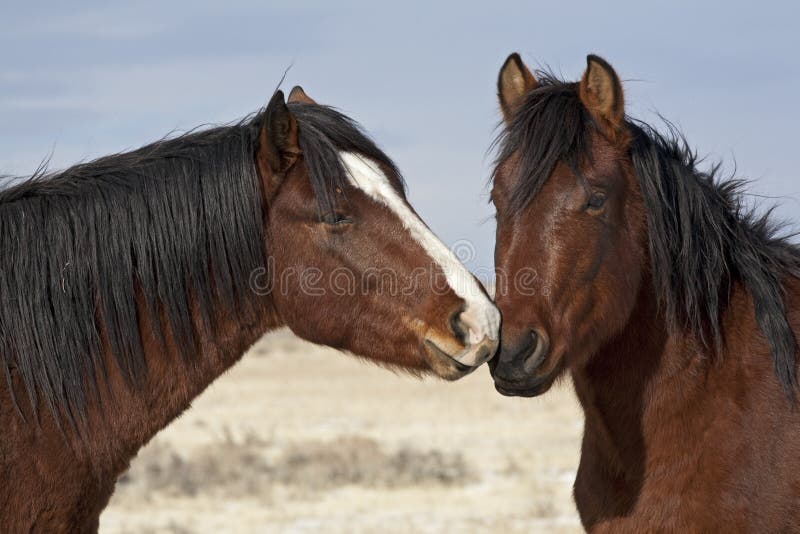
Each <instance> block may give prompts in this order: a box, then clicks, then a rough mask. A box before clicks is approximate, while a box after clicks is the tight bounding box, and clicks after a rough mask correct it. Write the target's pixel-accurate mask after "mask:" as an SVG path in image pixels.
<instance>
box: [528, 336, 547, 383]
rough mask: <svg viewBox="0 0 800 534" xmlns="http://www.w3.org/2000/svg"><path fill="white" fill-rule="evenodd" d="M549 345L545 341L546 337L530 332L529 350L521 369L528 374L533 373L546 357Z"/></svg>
mask: <svg viewBox="0 0 800 534" xmlns="http://www.w3.org/2000/svg"><path fill="white" fill-rule="evenodd" d="M549 348H550V344H549V343H548V341H547V336H545V335H544V334H541V333H539V332H537V331H536V330H531V350H530V352H528V353H527V354H526V355H525V359H524V361H523V363H522V367H523V368H524V369H525V371H526V372H528V373H533V372H534V371H536V369H537V368H538V367H539V366H540V365H541V364H542V362H543V361H544V359H545V358H546V357H547V352H548V350H549Z"/></svg>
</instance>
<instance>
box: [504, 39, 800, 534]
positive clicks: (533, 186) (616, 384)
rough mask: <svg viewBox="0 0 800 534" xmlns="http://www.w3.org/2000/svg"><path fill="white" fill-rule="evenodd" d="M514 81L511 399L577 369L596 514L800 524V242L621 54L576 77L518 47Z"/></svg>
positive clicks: (510, 125)
mask: <svg viewBox="0 0 800 534" xmlns="http://www.w3.org/2000/svg"><path fill="white" fill-rule="evenodd" d="M498 92H499V100H500V107H501V110H502V113H503V117H504V122H503V127H502V131H501V133H500V135H499V137H498V141H497V143H498V144H497V147H498V156H497V161H496V167H495V171H494V174H493V189H492V200H493V202H494V205H495V206H496V209H497V242H496V250H495V259H496V266H497V269H498V279H497V284H498V286H497V305H498V307H499V308H500V311H501V313H502V316H503V326H502V329H501V348H500V351H499V353H498V356H497V357H496V358H495V360H494V361H493V362H491V363H490V368H491V372H492V376H493V377H494V382H495V387H496V389H497V390H498V391H499V392H500V393H502V394H504V395H519V396H527V397H532V396H536V395H541V394H543V393H545V392H546V391H547V390H548V389H549V388H550V387H551V385H552V384H553V383H554V381H556V380H557V379H559V378H560V377H563V376H570V377H571V378H572V383H573V385H574V388H575V392H576V393H577V397H578V399H579V401H580V403H581V406H582V408H583V412H584V415H585V425H584V433H583V441H582V445H581V459H580V465H579V467H578V472H577V477H576V479H575V486H574V498H575V503H576V504H577V508H578V512H579V514H580V518H581V521H582V523H583V526H584V527H585V528H586V529H587V530H588V531H591V532H615V533H619V532H788V531H793V532H797V531H800V410H798V406H797V400H796V393H797V380H796V375H797V352H798V350H797V331H798V328H800V279H798V276H800V250H798V247H797V246H795V245H794V244H791V243H790V242H789V241H788V240H787V238H785V237H781V235H780V226H779V225H777V224H775V223H774V222H773V221H772V219H771V216H770V215H769V214H768V213H767V214H763V212H761V214H759V213H757V212H755V211H754V209H753V208H752V207H748V205H747V204H746V202H745V200H744V199H743V197H742V184H743V183H742V182H741V181H739V180H735V179H731V178H724V177H721V176H720V172H719V167H718V166H713V167H711V169H710V170H701V169H700V168H698V160H697V157H696V155H695V153H694V152H693V151H692V150H690V149H689V148H688V145H687V143H686V141H685V139H684V138H683V136H682V135H681V134H679V133H678V132H677V130H676V129H675V128H674V127H672V126H670V127H669V128H667V129H666V130H664V132H665V133H659V131H657V130H656V129H655V128H653V127H651V126H648V125H647V124H645V123H643V122H639V121H635V120H633V119H630V118H627V117H626V115H625V106H624V95H623V89H622V84H621V83H620V80H619V77H618V76H617V74H616V73H615V71H614V69H613V68H612V67H611V66H610V65H609V64H608V63H607V62H606V61H604V60H603V59H601V58H599V57H597V56H594V55H590V56H588V59H587V67H586V70H585V72H584V74H583V76H582V78H581V79H580V81H578V82H574V83H572V82H565V81H561V80H559V79H557V78H556V77H555V76H553V75H551V74H548V73H546V72H537V73H536V75H534V74H533V73H532V72H531V71H530V70H529V69H528V68H527V66H526V65H525V64H524V63H523V62H522V60H521V59H520V57H519V55H517V54H512V55H511V56H510V57H509V58H508V60H507V61H506V62H505V64H504V66H503V68H502V69H501V71H500V75H499V80H498ZM667 130H668V131H667ZM520 272H526V273H527V274H526V276H525V277H519V276H517V274H518V273H520Z"/></svg>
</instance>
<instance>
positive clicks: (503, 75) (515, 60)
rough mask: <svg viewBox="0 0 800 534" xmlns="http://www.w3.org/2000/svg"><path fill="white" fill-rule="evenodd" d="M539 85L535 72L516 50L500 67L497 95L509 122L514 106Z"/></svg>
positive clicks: (504, 115) (505, 117)
mask: <svg viewBox="0 0 800 534" xmlns="http://www.w3.org/2000/svg"><path fill="white" fill-rule="evenodd" d="M537 85H539V84H538V82H537V81H536V78H534V76H533V74H532V73H531V71H530V70H528V67H526V66H525V63H523V62H522V58H521V57H519V54H517V53H516V52H514V53H513V54H511V55H510V56H508V59H506V62H505V63H503V67H502V68H501V69H500V75H499V76H498V77H497V97H498V98H499V99H500V109H501V110H502V111H503V118H504V119H505V120H506V122H508V121H509V120H511V115H512V114H513V112H514V108H515V107H516V106H517V105H518V104H519V103H520V101H521V99H522V97H523V96H524V95H525V93H527V92H528V91H530V90H532V89H536V86H537Z"/></svg>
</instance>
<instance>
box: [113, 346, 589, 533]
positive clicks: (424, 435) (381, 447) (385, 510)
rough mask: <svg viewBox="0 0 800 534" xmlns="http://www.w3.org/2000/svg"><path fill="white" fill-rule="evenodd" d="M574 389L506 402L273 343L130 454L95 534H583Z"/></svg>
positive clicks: (481, 386) (477, 377)
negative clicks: (576, 497) (575, 492)
mask: <svg viewBox="0 0 800 534" xmlns="http://www.w3.org/2000/svg"><path fill="white" fill-rule="evenodd" d="M581 423H582V420H581V415H580V412H579V410H578V408H577V405H576V403H575V401H574V399H573V397H572V394H571V393H570V392H569V391H567V390H564V389H560V390H556V391H553V392H551V393H549V394H548V395H546V396H545V397H543V398H541V399H508V398H505V397H501V396H500V395H498V394H497V393H495V392H494V390H493V388H492V385H491V380H490V379H489V377H488V373H487V372H485V370H480V371H478V372H476V373H475V374H474V375H471V376H469V377H467V378H465V379H463V380H460V381H458V382H456V383H445V382H441V381H437V380H423V381H420V380H416V379H413V378H410V377H408V376H402V375H401V376H398V375H394V374H392V373H389V372H387V371H386V370H384V369H379V368H377V367H375V366H370V365H364V363H363V362H359V361H357V360H355V359H353V358H348V357H346V356H343V355H341V354H339V353H337V352H335V351H332V350H328V349H323V348H320V347H316V346H313V345H310V344H308V343H305V342H301V341H299V340H297V339H296V338H294V337H293V336H292V335H291V334H288V333H286V332H283V333H278V334H276V335H271V336H268V337H267V338H265V339H264V340H263V341H262V342H260V343H259V344H258V345H256V346H255V347H254V348H253V350H252V351H251V353H250V354H249V355H247V356H246V357H245V359H244V361H243V362H241V363H240V364H239V365H238V366H237V367H236V368H234V369H233V371H232V372H230V373H228V374H227V375H226V376H224V377H223V378H221V379H220V380H219V381H218V382H217V383H215V384H214V385H213V386H212V387H211V388H209V390H208V391H207V392H206V393H205V394H204V395H203V396H201V397H200V398H199V399H198V400H197V401H196V402H195V406H194V408H192V409H191V410H189V411H188V412H187V413H186V414H185V415H184V416H182V417H181V418H180V419H179V420H178V421H176V422H175V423H173V425H171V426H170V427H169V428H168V429H167V430H165V431H164V432H162V433H161V434H159V436H157V437H156V439H155V440H153V442H152V443H151V444H150V445H148V446H147V447H146V448H145V449H143V450H142V451H141V453H140V454H139V457H137V458H136V459H135V460H134V462H133V463H132V465H131V469H130V471H129V472H128V473H127V474H126V475H125V476H124V477H123V478H122V479H121V480H120V481H119V483H118V485H117V491H116V493H115V495H114V497H113V499H112V502H111V504H110V506H109V508H108V509H107V510H106V512H105V513H104V514H103V516H102V517H101V532H103V533H137V534H138V533H162V532H164V533H166V532H173V533H178V534H186V533H190V532H215V533H217V532H236V533H239V532H244V533H247V532H332V533H337V532H341V533H345V532H347V533H352V532H375V531H380V532H383V533H392V532H398V533H399V532H450V531H458V532H502V533H504V534H505V533H515V532H520V533H521V532H526V533H527V532H580V525H579V523H578V520H577V517H576V514H575V511H574V505H573V503H572V501H571V498H570V494H571V485H572V480H573V478H574V471H575V468H576V466H577V459H578V446H579V438H580V431H581Z"/></svg>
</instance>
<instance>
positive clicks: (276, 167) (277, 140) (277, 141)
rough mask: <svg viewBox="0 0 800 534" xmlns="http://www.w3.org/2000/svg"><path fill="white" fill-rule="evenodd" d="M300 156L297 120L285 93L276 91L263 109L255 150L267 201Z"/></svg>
mask: <svg viewBox="0 0 800 534" xmlns="http://www.w3.org/2000/svg"><path fill="white" fill-rule="evenodd" d="M300 153H301V150H300V145H299V144H298V140H297V121H296V120H295V118H294V115H292V113H291V112H290V111H289V108H288V107H286V102H284V100H283V92H282V91H276V92H275V94H274V95H272V98H271V99H270V101H269V104H267V109H266V110H264V115H263V120H262V123H261V128H260V130H259V132H258V147H257V149H256V164H257V167H258V171H259V174H260V175H261V180H262V181H263V182H264V187H265V192H266V195H267V198H271V197H272V196H273V194H274V193H275V191H277V188H278V186H279V185H280V182H281V180H282V179H283V177H284V176H285V174H286V171H287V170H289V168H290V167H291V166H292V165H293V164H294V162H295V161H296V160H297V158H298V157H299V156H300Z"/></svg>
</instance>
